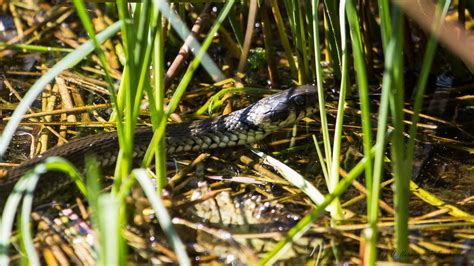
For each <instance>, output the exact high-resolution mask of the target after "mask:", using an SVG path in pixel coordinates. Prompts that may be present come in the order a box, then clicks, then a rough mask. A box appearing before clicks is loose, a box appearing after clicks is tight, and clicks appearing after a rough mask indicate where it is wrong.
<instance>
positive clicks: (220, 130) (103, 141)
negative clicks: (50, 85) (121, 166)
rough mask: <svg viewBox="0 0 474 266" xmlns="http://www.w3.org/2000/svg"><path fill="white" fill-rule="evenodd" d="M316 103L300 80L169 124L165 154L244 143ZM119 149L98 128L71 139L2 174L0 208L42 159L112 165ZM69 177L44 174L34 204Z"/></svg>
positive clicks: (145, 138)
mask: <svg viewBox="0 0 474 266" xmlns="http://www.w3.org/2000/svg"><path fill="white" fill-rule="evenodd" d="M316 106H317V94H316V90H315V88H314V87H313V86H309V85H305V86H300V87H297V88H292V89H289V90H285V91H282V92H280V93H277V94H274V95H272V96H269V97H266V98H263V99H261V100H260V101H258V102H256V103H254V104H252V105H250V106H248V107H247V108H244V109H241V110H238V111H235V112H232V113H230V114H228V115H223V116H219V117H215V118H210V119H207V120H201V121H195V122H191V123H181V124H169V125H168V126H167V129H166V148H167V153H168V154H175V153H180V152H189V151H197V150H204V149H213V148H224V147H232V146H236V145H243V144H249V143H252V142H255V141H258V140H261V139H263V138H264V137H265V136H267V135H268V134H270V133H271V132H272V131H275V130H276V129H278V128H281V127H284V126H288V125H291V124H293V123H295V122H296V121H297V120H299V119H301V118H303V117H305V116H308V115H310V114H312V113H314V112H315V111H316V110H317V108H316ZM152 136H153V131H152V130H151V128H138V129H137V130H136V131H135V138H134V142H135V143H134V144H135V145H134V154H133V156H134V158H135V159H137V160H139V159H140V158H142V157H143V156H144V154H145V151H146V149H147V147H148V144H149V142H150V140H151V138H152ZM118 151H119V144H118V138H117V134H116V133H115V132H110V133H102V134H97V135H91V136H88V137H84V138H79V139H75V140H72V141H70V142H68V143H67V144H64V145H62V146H58V147H54V148H52V149H50V150H48V151H47V152H45V153H43V154H42V155H40V156H38V157H36V158H34V159H31V160H28V161H26V162H24V163H23V164H21V165H20V166H18V167H14V168H11V169H9V170H8V171H7V174H6V176H5V177H3V178H1V179H0V211H1V210H2V209H3V206H4V203H5V201H6V198H7V197H8V195H9V193H10V192H12V191H13V188H14V186H15V183H16V182H17V181H18V180H19V179H20V177H21V176H23V175H24V174H25V173H26V172H27V171H29V170H31V169H32V168H33V167H34V166H35V165H36V164H38V163H40V162H42V161H44V160H45V159H46V158H48V157H51V156H60V157H63V158H65V159H67V160H68V161H70V162H71V163H72V164H73V165H74V166H75V167H77V168H78V169H79V170H83V168H84V158H85V156H86V155H88V154H95V155H96V158H97V160H98V162H99V164H100V166H101V167H103V168H105V167H113V166H114V165H115V162H116V158H117V155H118ZM72 182H73V181H72V180H71V178H70V177H68V176H65V175H62V174H58V173H46V174H44V175H43V176H41V179H40V181H39V183H38V185H37V187H36V190H35V192H34V195H35V200H34V201H35V204H38V203H41V202H43V201H45V200H47V199H49V198H51V197H52V196H53V195H55V194H56V193H57V192H59V191H60V190H61V189H63V188H65V187H67V186H68V185H70V184H71V183H72Z"/></svg>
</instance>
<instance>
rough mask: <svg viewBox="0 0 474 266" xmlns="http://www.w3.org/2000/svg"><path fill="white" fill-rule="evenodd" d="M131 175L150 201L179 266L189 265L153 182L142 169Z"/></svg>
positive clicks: (182, 246) (181, 243) (183, 248)
mask: <svg viewBox="0 0 474 266" xmlns="http://www.w3.org/2000/svg"><path fill="white" fill-rule="evenodd" d="M132 174H133V175H134V176H135V178H136V179H137V181H138V183H139V184H140V186H141V187H142V189H143V192H145V195H146V196H147V197H148V200H149V201H150V204H151V206H152V207H153V210H154V211H155V213H156V217H157V219H158V222H159V223H160V226H161V228H162V229H163V232H164V233H165V234H166V237H167V238H168V240H169V241H170V243H171V246H172V247H173V249H174V251H175V253H176V257H177V258H178V262H179V264H180V265H191V262H190V261H189V257H188V254H187V253H186V247H185V246H184V244H183V242H182V241H181V239H180V238H179V236H178V234H177V233H176V231H175V229H174V227H173V223H172V222H171V217H170V216H169V214H168V211H167V210H166V208H165V206H164V204H163V201H162V200H161V198H160V197H159V196H158V195H157V194H156V191H155V189H154V185H153V182H151V179H150V178H149V177H148V175H147V173H146V171H145V170H144V169H135V170H133V172H132Z"/></svg>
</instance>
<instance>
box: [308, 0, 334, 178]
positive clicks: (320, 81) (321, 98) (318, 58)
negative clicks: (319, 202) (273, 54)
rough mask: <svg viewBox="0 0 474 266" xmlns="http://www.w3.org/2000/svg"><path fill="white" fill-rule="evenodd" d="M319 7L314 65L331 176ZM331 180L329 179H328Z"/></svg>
mask: <svg viewBox="0 0 474 266" xmlns="http://www.w3.org/2000/svg"><path fill="white" fill-rule="evenodd" d="M318 6H319V0H318V1H314V2H313V5H312V11H313V45H314V51H315V53H314V57H315V60H314V63H315V70H316V85H317V88H318V103H319V116H320V119H321V131H322V134H323V143H324V152H325V158H326V162H327V163H326V166H327V169H326V172H327V173H328V174H329V175H331V169H330V165H332V164H331V160H332V158H331V140H330V137H329V126H328V122H327V114H326V101H325V99H324V97H325V93H324V87H323V70H322V67H321V53H320V52H319V51H321V44H320V43H321V41H320V37H319V27H318V25H319V17H318ZM321 162H322V161H321ZM328 180H329V179H328Z"/></svg>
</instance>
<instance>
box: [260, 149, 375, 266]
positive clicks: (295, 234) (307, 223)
mask: <svg viewBox="0 0 474 266" xmlns="http://www.w3.org/2000/svg"><path fill="white" fill-rule="evenodd" d="M373 152H374V150H373V149H372V151H371V153H372V156H373ZM365 164H366V158H365V157H364V159H362V160H361V161H360V162H359V163H358V164H357V165H356V166H355V167H354V168H352V170H351V171H350V172H349V173H348V174H347V176H346V177H344V178H343V179H342V180H341V181H340V182H339V183H338V184H337V186H336V188H335V189H334V191H333V192H332V193H331V194H328V195H326V196H325V197H324V201H323V202H322V203H321V204H320V205H319V206H318V207H316V208H315V209H314V210H313V211H312V212H311V213H310V214H308V215H306V216H305V217H303V218H302V219H301V220H300V221H299V222H298V223H297V224H296V225H295V226H294V227H293V228H291V229H290V231H289V232H288V235H287V236H286V237H285V238H284V239H283V240H281V241H280V242H278V243H277V244H276V245H275V247H274V248H273V249H272V250H271V251H270V252H268V253H267V254H266V255H265V256H264V257H263V259H262V260H260V261H259V262H258V265H270V264H273V263H275V262H276V261H277V260H278V259H279V258H280V257H281V256H282V255H283V254H284V253H285V252H286V251H287V250H288V249H289V248H290V247H291V244H292V243H293V242H295V241H297V240H298V239H299V238H300V237H301V236H303V235H304V233H306V232H307V231H308V230H309V228H310V227H311V224H312V223H313V222H314V221H315V220H316V219H317V218H318V217H320V216H321V215H322V214H323V212H324V210H325V209H326V208H327V207H328V206H329V204H331V202H332V201H333V200H334V199H336V198H338V197H340V196H341V195H342V193H344V192H345V191H346V190H347V188H348V187H349V186H350V185H351V184H352V181H354V180H355V179H356V178H357V177H358V176H359V175H360V174H362V172H363V171H364V169H365Z"/></svg>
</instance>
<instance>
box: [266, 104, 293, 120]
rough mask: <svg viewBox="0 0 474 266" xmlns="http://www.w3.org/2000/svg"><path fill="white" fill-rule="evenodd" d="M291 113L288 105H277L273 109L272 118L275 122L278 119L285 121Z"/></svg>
mask: <svg viewBox="0 0 474 266" xmlns="http://www.w3.org/2000/svg"><path fill="white" fill-rule="evenodd" d="M289 115H290V111H289V110H288V108H287V107H286V105H277V106H276V108H275V109H274V110H273V113H272V114H271V120H272V121H273V122H277V121H284V120H286V119H287V118H288V116H289Z"/></svg>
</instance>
